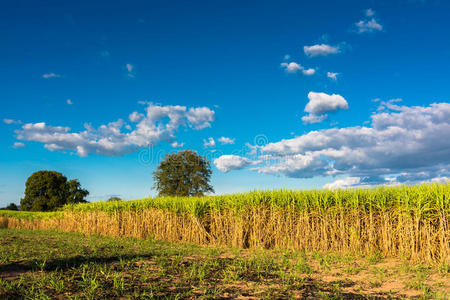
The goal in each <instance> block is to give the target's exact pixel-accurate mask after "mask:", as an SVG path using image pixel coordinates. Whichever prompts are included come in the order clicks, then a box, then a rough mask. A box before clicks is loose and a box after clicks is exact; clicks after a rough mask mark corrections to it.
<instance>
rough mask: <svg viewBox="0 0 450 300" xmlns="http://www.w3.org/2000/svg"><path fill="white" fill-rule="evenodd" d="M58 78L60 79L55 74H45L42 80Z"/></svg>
mask: <svg viewBox="0 0 450 300" xmlns="http://www.w3.org/2000/svg"><path fill="white" fill-rule="evenodd" d="M60 77H61V75H59V74H56V73H46V74H43V75H42V78H45V79H50V78H60Z"/></svg>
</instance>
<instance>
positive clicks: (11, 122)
mask: <svg viewBox="0 0 450 300" xmlns="http://www.w3.org/2000/svg"><path fill="white" fill-rule="evenodd" d="M3 122H4V123H5V124H8V125H9V124H22V121H20V120H13V119H3Z"/></svg>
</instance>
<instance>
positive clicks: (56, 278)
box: [0, 229, 450, 299]
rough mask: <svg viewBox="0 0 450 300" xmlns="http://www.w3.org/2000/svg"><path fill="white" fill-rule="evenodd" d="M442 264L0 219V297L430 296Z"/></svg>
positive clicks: (441, 292) (446, 289) (446, 286)
mask: <svg viewBox="0 0 450 300" xmlns="http://www.w3.org/2000/svg"><path fill="white" fill-rule="evenodd" d="M449 272H450V270H449V266H448V265H447V264H445V263H444V264H440V265H433V266H431V265H426V264H412V263H410V262H408V261H407V260H400V259H384V258H383V257H382V255H381V254H380V253H378V254H374V255H371V256H366V257H363V256H351V255H338V254H331V253H328V254H321V253H319V252H312V253H305V252H302V251H287V250H284V251H277V250H249V249H236V248H225V247H201V246H197V245H193V244H187V243H168V242H161V241H154V240H151V239H146V240H141V239H134V238H111V237H101V236H95V235H94V236H84V235H82V234H79V233H64V232H56V231H40V230H34V231H29V230H14V229H0V299H17V298H20V299H22V298H30V299H45V298H60V299H62V298H64V299H65V298H73V299H98V298H100V299H101V298H149V299H151V298H163V299H164V298H165V299H180V298H216V299H217V298H221V299H233V298H239V299H260V298H267V299H273V298H311V299H315V298H324V299H330V298H345V299H348V298H351V299H352V298H354V299H360V298H361V299H362V298H375V299H376V298H414V297H417V298H435V299H439V298H440V299H446V298H447V297H448V296H449V295H450V280H449V274H450V273H449Z"/></svg>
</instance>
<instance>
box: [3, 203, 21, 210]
mask: <svg viewBox="0 0 450 300" xmlns="http://www.w3.org/2000/svg"><path fill="white" fill-rule="evenodd" d="M5 209H6V210H19V208H18V207H17V205H16V204H15V203H10V204H9V205H8V206H7V207H5Z"/></svg>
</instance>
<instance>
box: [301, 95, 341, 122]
mask: <svg viewBox="0 0 450 300" xmlns="http://www.w3.org/2000/svg"><path fill="white" fill-rule="evenodd" d="M308 99H309V102H308V104H306V106H305V112H307V113H309V115H307V116H304V117H303V118H302V120H303V122H305V123H308V124H313V123H319V122H321V121H323V120H325V119H326V118H327V114H326V113H327V112H333V111H337V110H338V109H348V103H347V101H346V100H345V99H344V97H342V96H341V95H337V94H332V95H328V94H325V93H316V92H309V93H308Z"/></svg>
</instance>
